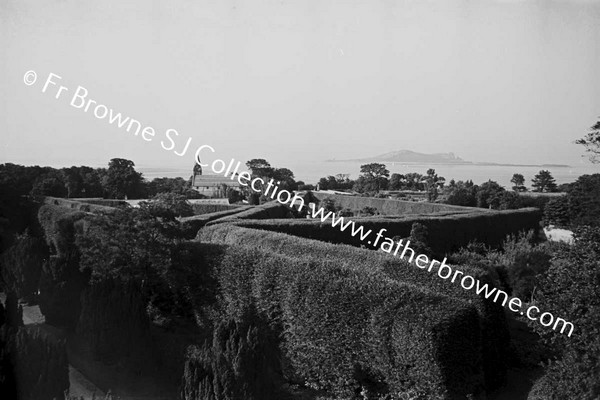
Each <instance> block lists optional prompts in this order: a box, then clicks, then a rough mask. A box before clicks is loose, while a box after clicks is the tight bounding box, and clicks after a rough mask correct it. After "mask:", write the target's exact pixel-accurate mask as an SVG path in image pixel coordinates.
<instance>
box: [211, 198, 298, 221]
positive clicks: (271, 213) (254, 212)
mask: <svg viewBox="0 0 600 400" xmlns="http://www.w3.org/2000/svg"><path fill="white" fill-rule="evenodd" d="M289 215H290V209H289V208H288V207H286V206H285V205H283V204H281V203H279V202H277V201H271V202H268V203H264V204H261V205H260V206H256V207H252V208H249V209H246V210H244V211H242V212H240V213H236V214H235V215H230V216H228V217H225V218H221V219H218V220H216V221H214V223H222V222H234V221H238V220H244V219H272V218H286V217H288V216H289Z"/></svg>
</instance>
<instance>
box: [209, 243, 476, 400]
mask: <svg viewBox="0 0 600 400" xmlns="http://www.w3.org/2000/svg"><path fill="white" fill-rule="evenodd" d="M224 252H225V253H224V256H223V257H221V258H219V259H218V266H217V271H218V277H219V282H220V291H221V297H222V299H223V308H224V310H226V315H228V316H230V317H233V318H236V319H238V318H241V316H242V315H243V314H244V312H245V310H246V309H247V308H248V305H252V306H253V307H255V308H256V310H257V311H258V312H259V313H260V315H262V316H264V317H266V318H267V320H269V321H270V322H271V324H272V325H273V326H278V327H280V328H281V329H282V338H283V340H282V345H281V346H282V350H283V355H284V357H285V359H286V360H287V361H286V363H288V364H289V366H290V367H291V372H290V373H289V374H288V378H290V377H291V378H292V379H294V378H296V379H298V381H302V382H309V383H310V384H311V385H312V386H314V387H316V388H322V389H326V390H331V391H334V392H336V393H338V394H339V395H342V396H347V397H350V396H352V395H355V394H358V393H359V392H360V391H361V390H367V391H371V392H377V391H383V392H389V393H400V392H403V391H406V390H409V389H412V390H416V391H418V392H420V393H423V394H424V395H426V396H427V397H428V398H431V399H438V398H439V399H455V398H456V399H459V398H460V399H464V398H465V397H466V396H467V395H468V394H477V393H479V392H481V391H482V389H483V373H482V370H481V369H482V365H481V361H482V360H481V346H482V343H481V334H480V328H479V326H480V319H479V317H478V314H477V311H476V309H475V308H474V307H473V306H472V305H470V304H468V303H467V302H464V301H462V300H459V299H455V298H450V297H447V296H444V295H441V294H434V293H432V292H429V291H427V290H425V289H421V288H418V287H416V286H413V285H409V284H405V283H401V282H398V281H396V280H393V279H390V278H388V277H386V276H385V275H384V274H383V273H381V271H377V270H375V269H365V268H354V267H352V266H342V265H339V264H338V265H335V263H332V262H331V260H330V259H321V260H316V259H303V258H302V257H297V255H294V257H288V256H285V255H281V254H277V253H273V252H270V251H265V250H263V249H259V248H258V247H257V246H254V245H252V246H245V245H235V246H229V247H227V248H226V249H225V250H224Z"/></svg>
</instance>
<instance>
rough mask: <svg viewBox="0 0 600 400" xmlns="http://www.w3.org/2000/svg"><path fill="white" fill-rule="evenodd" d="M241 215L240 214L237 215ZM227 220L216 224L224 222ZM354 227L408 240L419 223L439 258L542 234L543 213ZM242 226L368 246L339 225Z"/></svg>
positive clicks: (379, 221)
mask: <svg viewBox="0 0 600 400" xmlns="http://www.w3.org/2000/svg"><path fill="white" fill-rule="evenodd" d="M238 215H239V214H238ZM226 219H227V218H224V219H221V220H219V221H215V222H224V221H225V220H226ZM352 220H353V221H355V226H357V227H358V226H359V225H362V226H363V227H364V228H363V229H364V231H365V232H366V231H368V230H369V229H371V230H372V232H373V234H375V233H376V232H379V230H380V229H382V228H385V229H387V231H386V232H385V235H387V236H388V237H394V236H399V237H408V236H409V235H410V232H411V229H412V226H413V223H415V222H418V223H420V224H422V225H423V226H425V227H426V228H427V231H428V245H429V247H430V248H431V250H432V252H433V253H434V254H436V255H441V254H446V253H450V252H452V251H456V250H458V249H460V248H461V247H464V246H466V245H468V244H469V243H470V242H473V241H478V242H483V243H486V244H487V245H488V246H492V247H494V246H495V247H499V246H501V245H502V243H503V242H504V239H505V238H506V236H507V235H510V234H516V233H518V232H520V231H529V230H533V231H534V232H535V233H536V234H537V232H539V230H540V220H541V212H540V211H539V210H537V209H532V208H526V209H520V210H506V211H489V212H485V213H476V214H465V215H461V214H457V215H450V216H417V217H412V216H408V217H405V218H396V219H392V218H377V217H374V218H353V219H352ZM233 222H236V224H237V225H239V226H245V227H248V228H255V229H263V230H269V231H275V232H281V233H287V234H291V235H294V236H300V237H304V238H308V239H317V240H320V241H324V242H331V243H345V244H350V245H353V246H358V247H360V246H369V244H368V243H365V242H362V241H361V240H360V238H359V235H356V236H351V234H350V233H349V231H350V229H346V231H345V232H340V229H339V225H338V226H335V227H332V226H331V220H330V219H329V220H327V221H326V222H324V223H322V222H321V221H320V219H317V220H306V219H304V220H302V219H263V220H261V221H239V220H238V221H235V220H233Z"/></svg>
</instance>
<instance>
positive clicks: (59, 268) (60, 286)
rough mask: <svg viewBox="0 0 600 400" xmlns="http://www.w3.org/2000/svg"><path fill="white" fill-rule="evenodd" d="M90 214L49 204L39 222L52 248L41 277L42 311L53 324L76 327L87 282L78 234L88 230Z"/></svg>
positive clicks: (44, 206)
mask: <svg viewBox="0 0 600 400" xmlns="http://www.w3.org/2000/svg"><path fill="white" fill-rule="evenodd" d="M85 215H86V213H85V212H81V211H76V210H73V209H69V208H64V207H62V206H57V205H52V204H46V205H43V206H42V207H40V209H39V211H38V221H39V222H40V225H41V226H42V230H43V232H44V237H45V239H46V242H47V244H48V246H49V248H50V253H51V254H50V257H49V258H48V260H46V261H45V262H44V264H43V266H42V273H41V276H40V295H39V302H40V310H41V311H42V313H43V314H44V316H45V317H46V320H47V321H48V322H49V323H51V324H58V325H65V326H69V327H74V325H75V323H76V322H77V319H78V317H79V311H80V294H81V291H82V290H83V288H84V286H85V283H86V281H87V278H86V277H85V276H84V274H82V273H81V271H80V270H79V255H78V253H77V250H76V247H75V243H74V241H75V232H76V231H78V230H84V229H85V226H86V221H85V220H84V217H85Z"/></svg>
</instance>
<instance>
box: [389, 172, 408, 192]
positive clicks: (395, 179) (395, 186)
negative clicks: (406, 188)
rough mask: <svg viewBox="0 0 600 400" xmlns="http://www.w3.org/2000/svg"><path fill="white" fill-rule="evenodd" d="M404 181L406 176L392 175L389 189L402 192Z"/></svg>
mask: <svg viewBox="0 0 600 400" xmlns="http://www.w3.org/2000/svg"><path fill="white" fill-rule="evenodd" d="M403 181H404V175H402V174H392V176H391V177H390V184H389V186H388V188H389V189H390V190H400V189H402V184H403Z"/></svg>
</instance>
